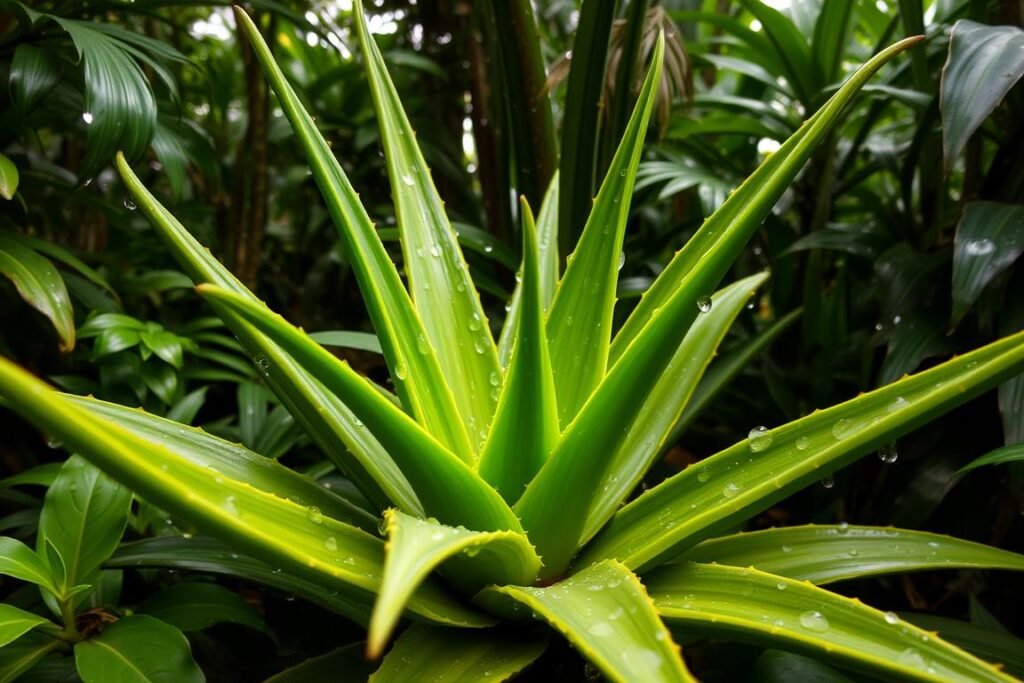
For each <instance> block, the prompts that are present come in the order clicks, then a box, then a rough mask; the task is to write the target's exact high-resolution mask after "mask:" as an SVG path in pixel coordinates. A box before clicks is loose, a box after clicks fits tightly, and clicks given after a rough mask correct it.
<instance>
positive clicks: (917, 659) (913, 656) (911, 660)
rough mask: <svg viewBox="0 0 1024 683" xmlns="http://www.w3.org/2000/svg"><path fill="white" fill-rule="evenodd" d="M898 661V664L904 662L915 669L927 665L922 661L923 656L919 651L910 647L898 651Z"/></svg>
mask: <svg viewBox="0 0 1024 683" xmlns="http://www.w3.org/2000/svg"><path fill="white" fill-rule="evenodd" d="M899 661H900V664H906V665H908V666H912V667H914V668H916V669H923V668H925V667H926V666H927V664H926V663H925V661H924V657H922V656H921V653H920V652H918V651H917V650H915V649H914V648H912V647H908V648H907V649H906V650H904V651H903V652H901V653H900V656H899Z"/></svg>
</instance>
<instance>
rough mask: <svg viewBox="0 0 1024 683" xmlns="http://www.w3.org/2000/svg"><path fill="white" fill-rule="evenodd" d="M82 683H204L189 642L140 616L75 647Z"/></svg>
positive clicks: (162, 625) (114, 626)
mask: <svg viewBox="0 0 1024 683" xmlns="http://www.w3.org/2000/svg"><path fill="white" fill-rule="evenodd" d="M75 665H76V666H77V668H78V675H79V676H81V677H82V680H83V681H84V682H85V683H110V682H111V681H119V682H120V683H203V682H204V681H205V680H206V677H205V676H204V675H203V672H202V671H200V669H199V666H198V665H197V664H196V663H195V661H194V660H193V659H192V650H191V648H189V644H188V640H186V639H185V636H184V635H183V634H182V633H181V631H179V630H178V629H176V628H174V627H173V626H170V625H168V624H165V623H164V622H162V621H160V620H159V619H154V618H153V617H147V616H143V615H137V616H130V617H125V618H123V619H120V620H118V621H117V622H116V623H114V624H112V625H111V626H108V627H107V628H105V629H104V630H103V632H102V633H100V634H99V635H98V636H96V637H95V638H90V639H88V640H83V641H81V642H79V643H78V644H76V645H75Z"/></svg>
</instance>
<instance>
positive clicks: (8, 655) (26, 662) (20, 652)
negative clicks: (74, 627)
mask: <svg viewBox="0 0 1024 683" xmlns="http://www.w3.org/2000/svg"><path fill="white" fill-rule="evenodd" d="M63 644H64V642H63V641H61V640H57V639H56V638H51V637H50V636H45V635H43V634H41V633H33V632H29V633H26V634H25V635H24V636H22V637H21V638H19V639H18V640H16V641H14V642H13V643H11V644H9V645H7V646H6V647H4V648H2V649H0V683H12V682H13V681H14V680H16V679H17V678H18V677H19V676H21V674H23V673H25V672H26V671H28V670H29V669H31V668H32V667H33V666H35V665H36V664H37V663H38V662H39V660H41V659H42V658H43V657H45V656H46V655H48V654H50V653H51V652H53V651H54V650H56V649H58V648H60V647H62V646H63Z"/></svg>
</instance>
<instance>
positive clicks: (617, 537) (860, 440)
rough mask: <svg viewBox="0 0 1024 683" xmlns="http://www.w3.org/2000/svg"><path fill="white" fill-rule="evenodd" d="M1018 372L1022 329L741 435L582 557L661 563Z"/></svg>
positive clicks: (631, 511) (615, 521)
mask: <svg viewBox="0 0 1024 683" xmlns="http://www.w3.org/2000/svg"><path fill="white" fill-rule="evenodd" d="M1021 369H1024V333H1018V334H1016V335H1014V336H1011V337H1006V338H1004V339H1001V340H999V341H997V342H994V343H992V344H989V345H988V346H984V347H982V348H980V349H978V350H976V351H973V352H971V353H969V354H966V355H964V356H960V357H958V358H955V359H953V360H950V361H947V362H945V363H943V364H941V365H938V366H936V367H934V368H931V369H929V370H927V371H925V372H922V373H919V374H917V375H913V376H909V377H905V378H904V379H901V380H899V381H897V382H893V383H892V384H889V385H886V386H885V387H882V388H880V389H876V390H875V391H872V392H870V393H867V394H862V395H860V396H858V397H857V398H854V399H851V400H849V401H846V402H845V403H841V404H839V405H836V406H833V407H831V408H828V409H826V410H822V411H818V412H815V413H813V414H811V415H808V416H807V417H804V418H801V419H799V420H796V421H794V422H790V423H789V424H786V425H783V426H781V427H777V428H775V429H772V430H770V431H768V432H766V433H764V434H759V435H755V438H753V439H748V440H744V441H741V442H740V443H738V444H736V445H735V446H732V447H731V448H728V449H726V450H724V451H722V452H721V453H718V454H717V455H714V456H712V457H710V458H707V459H706V460H704V461H702V462H700V463H698V464H697V465H696V466H692V467H690V468H688V469H686V470H685V471H683V472H680V473H679V474H677V475H675V476H673V477H671V478H669V479H668V480H666V481H665V482H663V483H662V484H660V485H659V486H657V487H655V488H653V489H651V490H650V491H647V492H646V493H644V494H643V495H641V496H640V497H638V498H637V499H636V500H634V501H632V502H631V503H629V504H628V505H627V506H626V507H624V508H622V510H620V511H619V512H618V513H617V514H616V515H615V517H613V518H612V520H611V522H610V523H609V524H608V526H607V527H605V529H604V531H602V532H601V534H599V535H598V536H597V538H595V539H594V542H593V543H592V544H591V546H590V547H589V548H588V549H587V551H586V552H585V553H584V557H583V558H582V559H581V562H580V564H581V566H586V563H587V562H592V561H596V560H600V559H603V558H606V557H614V558H617V559H619V560H621V561H623V562H625V563H626V564H627V565H629V566H631V567H634V568H643V567H650V566H653V565H655V564H658V563H659V562H660V561H663V560H665V559H667V558H669V557H671V556H673V555H676V554H678V553H679V552H681V551H683V550H685V549H686V548H688V547H689V546H691V545H694V544H695V543H697V542H699V541H701V540H704V539H705V538H708V537H710V536H713V535H714V534H716V533H717V532H719V531H721V530H723V529H726V528H728V527H729V526H730V525H732V524H735V523H736V522H738V521H740V520H742V519H746V518H748V517H750V516H751V515H753V514H756V513H757V512H758V511H760V510H764V509H765V508H767V507H769V506H770V505H772V504H773V503H775V502H776V501H778V500H781V499H782V498H784V497H786V496H788V495H790V494H792V493H793V492H795V491H797V490H799V489H801V488H803V487H804V486H806V485H808V484H810V483H812V482H814V481H816V480H818V479H821V478H822V477H823V476H826V475H828V474H830V473H831V472H832V471H833V470H836V469H839V468H841V467H844V466H846V465H848V464H850V463H851V462H853V461H855V460H856V459H857V458H859V457H861V456H862V455H864V454H866V453H869V452H871V451H872V450H874V449H877V448H878V447H879V446H880V445H882V444H885V443H888V442H889V441H891V440H892V439H894V438H896V437H897V436H899V435H901V434H904V433H906V432H909V431H911V430H912V429H914V428H915V427H918V426H920V425H921V424H924V423H925V422H927V421H928V420H929V419H931V418H933V417H934V416H936V415H938V414H941V413H942V412H944V411H946V410H949V409H950V408H952V407H954V406H956V405H959V404H961V403H964V402H965V401H967V400H969V399H971V398H973V397H974V396H977V395H978V394H980V393H982V392H983V391H985V390H987V389H990V388H992V387H994V386H996V385H998V384H999V383H1000V382H1002V381H1003V380H1005V379H1006V378H1008V377H1012V376H1013V375H1014V374H1016V373H1018V372H1020V371H1021ZM535 542H536V541H535Z"/></svg>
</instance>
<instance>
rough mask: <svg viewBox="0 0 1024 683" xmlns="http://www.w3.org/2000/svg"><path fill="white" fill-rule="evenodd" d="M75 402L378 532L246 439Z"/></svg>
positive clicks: (217, 467)
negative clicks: (234, 440)
mask: <svg viewBox="0 0 1024 683" xmlns="http://www.w3.org/2000/svg"><path fill="white" fill-rule="evenodd" d="M65 396H66V398H67V399H68V400H69V401H71V402H73V403H75V404H76V405H78V406H80V407H82V408H85V409H86V410H87V411H89V412H90V413H93V414H94V415H96V416H97V417H101V418H105V419H107V420H110V421H111V422H116V423H117V424H118V426H120V427H123V428H124V429H127V430H129V431H131V432H134V433H135V434H138V435H139V436H141V437H143V438H145V439H148V440H150V441H155V442H157V443H162V444H164V445H165V446H167V447H168V448H170V449H171V450H172V451H174V453H175V454H176V455H178V456H181V457H183V458H187V459H188V460H189V461H191V462H193V463H195V464H196V465H200V466H202V467H206V468H208V469H210V470H211V471H214V472H218V473H220V474H222V475H223V476H226V477H228V478H230V479H234V480H237V481H241V482H245V483H246V484H248V485H249V486H252V487H254V488H257V489H259V490H260V491H264V492H265V493H270V494H272V495H275V496H277V497H278V498H286V499H288V500H291V501H294V502H295V503H298V504H299V505H302V506H304V507H307V508H310V507H315V508H317V509H319V510H320V512H321V513H323V514H324V515H327V516H328V517H332V518H334V519H337V520H341V521H343V522H348V523H349V524H355V525H356V526H358V527H361V528H363V529H365V530H366V531H370V532H376V530H377V523H378V521H377V518H376V517H373V516H372V515H369V514H368V513H366V512H365V511H364V510H362V509H361V508H359V507H357V506H355V505H353V504H352V503H349V502H348V501H346V500H345V499H344V498H342V497H341V496H338V495H337V494H335V493H333V492H331V491H329V490H328V489H325V488H324V487H323V486H320V485H319V484H317V483H316V482H315V481H313V480H312V479H310V478H309V477H307V476H305V475H302V474H299V473H298V472H295V471H294V470H290V469H288V468H287V467H285V466H283V465H281V464H280V463H278V462H277V461H275V460H272V459H270V458H266V457H264V456H262V455H259V454H257V453H254V452H252V451H251V450H249V449H248V448H245V447H244V446H242V445H241V444H235V443H231V442H230V441H226V440H224V439H221V438H219V437H216V436H214V435H212V434H208V433H207V432H204V431H203V430H202V429H199V428H197V427H189V426H187V425H183V424H181V423H178V422H173V421H171V420H168V419H165V418H162V417H157V416H156V415H150V414H149V413H146V412H144V411H142V410H140V409H132V408H126V407H124V406H120V405H117V404H116V403H107V402H105V401H99V400H97V399H94V398H87V397H84V396H71V395H65Z"/></svg>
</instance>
